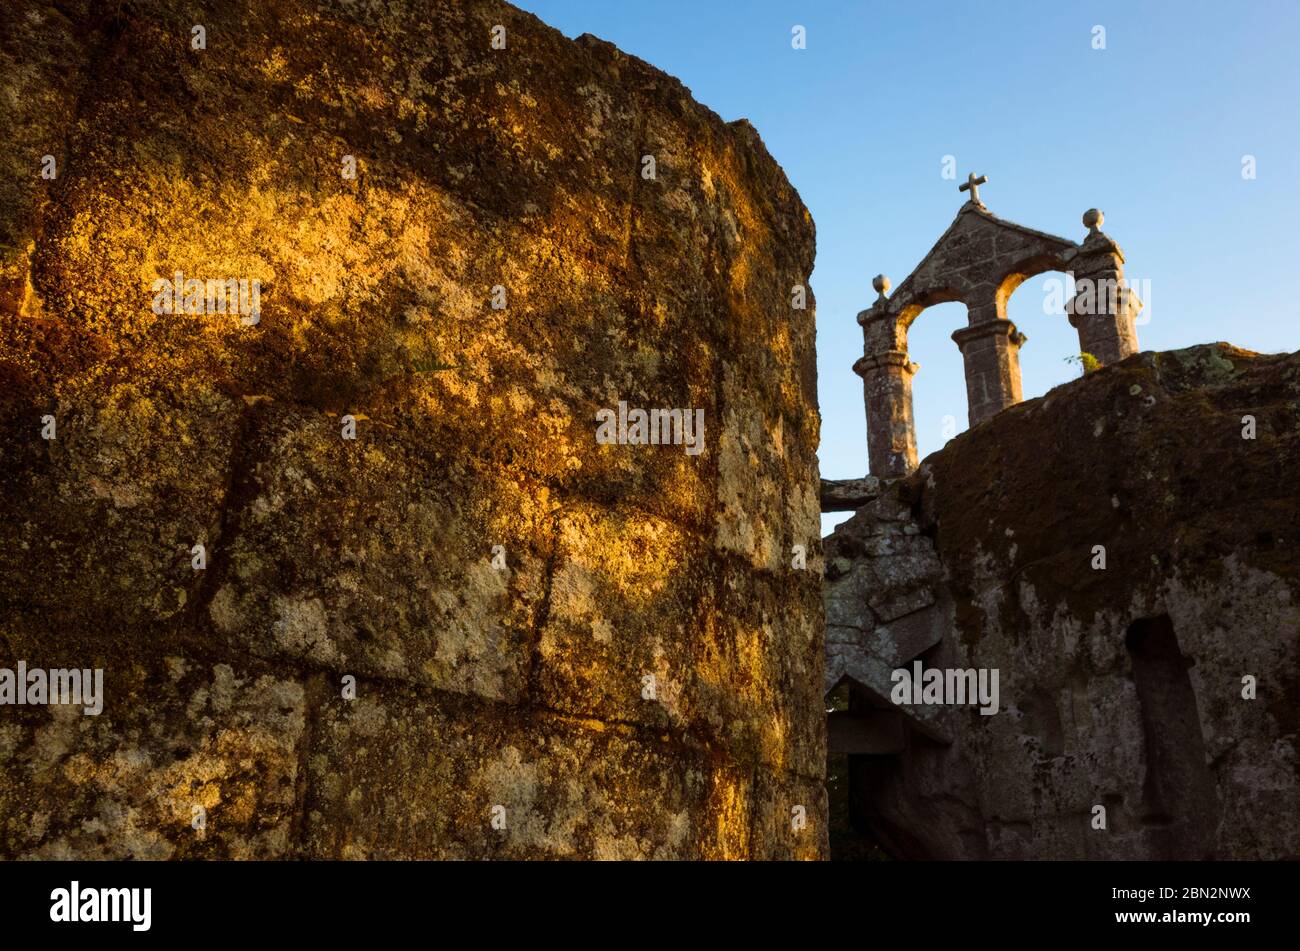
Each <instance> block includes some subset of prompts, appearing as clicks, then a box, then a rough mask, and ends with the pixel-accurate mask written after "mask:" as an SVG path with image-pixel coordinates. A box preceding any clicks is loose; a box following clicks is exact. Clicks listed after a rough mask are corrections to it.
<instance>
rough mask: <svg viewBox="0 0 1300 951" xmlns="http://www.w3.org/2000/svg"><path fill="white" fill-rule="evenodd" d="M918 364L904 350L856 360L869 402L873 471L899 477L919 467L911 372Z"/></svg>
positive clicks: (869, 447) (855, 369)
mask: <svg viewBox="0 0 1300 951" xmlns="http://www.w3.org/2000/svg"><path fill="white" fill-rule="evenodd" d="M916 370H917V366H916V364H915V363H912V362H911V361H910V360H908V359H907V353H906V352H904V351H902V350H886V351H885V352H883V353H875V354H871V355H869V356H865V357H863V358H862V359H860V360H859V361H858V362H857V363H855V364H853V372H854V373H856V374H858V376H860V377H862V392H863V396H864V398H865V401H866V404H867V459H868V463H869V465H870V467H871V474H872V475H874V476H877V477H879V478H881V479H897V478H901V477H902V476H905V475H908V474H910V473H911V472H913V471H914V470H915V469H916V426H915V424H914V423H913V421H912V375H913V374H915V373H916Z"/></svg>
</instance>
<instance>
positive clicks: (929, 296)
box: [872, 201, 1079, 316]
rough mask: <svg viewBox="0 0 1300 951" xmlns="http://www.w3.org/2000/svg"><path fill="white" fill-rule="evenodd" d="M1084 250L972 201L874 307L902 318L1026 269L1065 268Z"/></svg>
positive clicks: (1064, 239)
mask: <svg viewBox="0 0 1300 951" xmlns="http://www.w3.org/2000/svg"><path fill="white" fill-rule="evenodd" d="M1078 248H1079V246H1078V245H1077V244H1075V243H1074V242H1073V241H1070V240H1068V239H1066V238H1062V237H1060V236H1058V235H1054V234H1048V233H1047V232H1045V231H1036V230H1035V229H1033V228H1026V227H1025V226H1024V225H1019V224H1016V223H1015V222H1013V221H1007V220H1006V219H1004V218H999V217H998V216H997V215H995V214H993V213H992V212H990V211H989V210H988V209H987V208H985V207H984V206H983V205H980V204H976V203H975V202H971V201H968V202H966V203H965V204H964V205H962V207H961V208H960V209H959V210H958V212H957V217H956V218H954V219H953V221H952V224H950V225H949V226H948V228H947V230H946V231H944V233H943V234H942V235H941V236H940V237H939V240H938V241H936V242H935V243H934V246H933V247H932V248H930V250H929V251H928V252H927V253H926V255H925V257H923V258H922V259H921V262H920V263H919V264H918V265H917V266H916V267H915V268H913V270H912V273H911V274H909V275H908V276H907V277H906V278H905V279H904V280H903V282H902V283H901V284H899V285H898V287H897V288H896V289H895V290H894V293H893V294H892V295H891V296H890V297H889V298H888V299H887V300H886V301H884V302H881V301H878V302H877V304H876V306H875V307H873V308H872V310H877V308H879V306H880V304H881V303H884V304H885V305H886V307H885V312H886V313H888V314H890V315H892V316H897V315H899V314H900V313H901V312H902V311H903V310H904V309H909V308H912V309H914V308H917V307H928V306H930V305H931V304H936V303H940V302H942V301H948V300H963V299H964V298H965V297H966V295H967V294H968V293H969V292H970V291H971V290H973V289H974V288H976V287H979V286H981V285H986V284H990V283H992V284H994V285H1000V284H1001V283H1002V281H1004V280H1005V279H1006V278H1007V277H1008V276H1010V275H1012V274H1015V273H1017V272H1018V271H1021V270H1022V269H1029V270H1031V271H1033V272H1035V273H1040V272H1042V271H1049V270H1056V269H1060V268H1061V267H1063V266H1064V265H1065V264H1066V263H1067V262H1068V261H1069V260H1071V259H1072V258H1073V257H1074V254H1075V253H1077V251H1078Z"/></svg>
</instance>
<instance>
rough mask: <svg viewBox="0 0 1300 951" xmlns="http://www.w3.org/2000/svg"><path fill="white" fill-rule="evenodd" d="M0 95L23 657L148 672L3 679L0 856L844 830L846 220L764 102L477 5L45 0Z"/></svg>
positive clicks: (587, 852) (626, 843) (307, 852)
mask: <svg viewBox="0 0 1300 951" xmlns="http://www.w3.org/2000/svg"><path fill="white" fill-rule="evenodd" d="M196 18H198V19H199V20H200V22H202V23H203V25H204V26H205V27H206V31H207V49H206V50H204V51H195V50H192V49H191V48H190V42H189V41H190V26H191V25H192V24H193V22H194V21H195V19H196ZM496 24H501V25H503V26H505V27H506V35H507V47H506V49H504V50H493V49H491V47H490V40H491V32H490V31H491V29H492V27H493V26H494V25H496ZM0 87H2V90H0V91H3V93H4V94H3V95H0V127H3V128H4V129H5V130H6V133H11V134H10V135H9V136H8V138H9V139H10V141H8V142H7V143H6V144H7V146H10V147H7V148H6V149H5V151H4V155H3V157H2V158H0V161H2V162H3V163H4V172H5V174H4V176H2V177H0V431H2V432H3V434H4V437H3V451H4V457H3V465H2V466H0V480H2V481H0V581H3V584H0V666H13V665H14V664H15V663H16V662H17V661H18V660H25V661H27V663H28V664H29V665H32V666H38V665H39V666H72V665H75V666H78V667H103V668H105V671H106V673H105V681H106V683H105V688H106V694H107V696H106V701H105V709H104V712H103V714H102V715H101V716H99V717H97V718H96V717H82V716H80V715H76V716H71V717H70V716H68V715H67V708H46V707H3V708H0V855H3V856H6V857H24V856H65V857H76V856H94V857H128V856H134V857H254V856H257V857H298V856H305V857H331V858H332V857H347V858H361V857H371V856H374V857H386V858H406V857H420V856H439V857H463V858H473V857H486V856H503V857H515V858H538V857H659V858H668V857H676V858H693V857H728V858H747V857H749V858H752V857H761V858H788V857H819V856H821V855H823V854H824V851H825V821H824V819H825V806H824V791H823V789H822V785H821V779H822V775H823V770H824V762H825V724H824V715H823V714H824V711H823V709H822V701H821V696H820V685H821V682H822V679H823V676H822V665H823V662H824V656H825V651H824V645H823V630H824V627H823V623H822V604H821V597H820V593H819V588H820V578H821V573H822V564H821V558H820V554H819V542H818V536H819V505H818V488H819V481H818V473H817V460H816V456H815V449H816V445H817V438H818V415H817V406H816V368H815V354H814V336H815V330H814V322H813V309H812V303H811V298H809V305H808V308H807V309H806V310H794V309H792V308H791V304H790V302H791V288H792V287H793V286H795V285H806V283H807V279H808V275H809V273H810V271H811V269H812V266H813V256H814V230H813V224H812V221H811V219H810V217H809V215H808V213H807V210H806V209H805V208H804V206H803V204H802V203H801V202H800V201H799V198H798V196H797V195H796V194H795V192H794V191H793V189H792V188H791V187H790V185H789V183H788V182H787V181H786V179H785V176H784V174H783V173H782V171H781V169H780V168H779V167H778V166H777V165H776V163H775V162H774V161H773V160H772V158H771V157H770V156H769V155H768V153H767V151H766V150H765V148H764V147H763V144H762V142H761V141H760V139H759V137H758V134H757V133H756V132H755V130H754V129H753V128H752V127H751V126H750V125H749V123H748V122H746V121H744V120H738V121H736V122H732V123H724V122H723V121H721V120H720V119H719V118H718V117H717V116H716V115H714V114H713V113H712V112H710V111H709V110H708V109H706V108H704V107H702V106H700V105H698V104H697V103H695V102H694V101H693V100H692V99H691V97H690V94H689V92H688V91H687V90H686V89H685V88H684V87H683V86H682V85H681V84H680V83H679V82H678V81H676V80H675V79H672V78H671V77H669V76H666V75H664V74H663V73H661V72H659V71H658V70H655V69H653V68H652V67H650V66H648V65H647V64H645V63H643V62H641V61H639V60H636V59H634V58H632V57H629V56H626V55H624V54H623V53H621V52H620V51H618V50H617V49H615V48H614V47H613V46H611V45H609V44H607V43H604V42H602V41H600V40H597V39H594V38H592V37H582V38H580V39H578V40H577V41H570V40H568V39H566V38H564V37H563V36H562V35H560V34H559V33H558V32H556V31H554V30H552V29H550V28H548V27H546V26H544V25H543V24H542V23H540V22H539V21H538V20H537V19H535V18H534V17H532V16H529V15H527V14H524V13H522V12H520V11H518V10H516V9H514V8H512V7H510V6H509V5H507V4H503V3H490V2H474V0H466V2H449V0H444V2H418V3H416V2H410V3H402V2H391V3H382V4H362V3H358V4H351V5H346V4H326V3H314V2H307V0H279V2H272V0H243V2H235V3H229V4H220V5H216V6H215V7H212V8H205V10H204V12H203V13H202V14H198V13H195V12H194V11H193V10H192V9H191V7H190V6H188V5H185V4H181V3H178V2H167V0H142V2H134V3H128V4H102V3H95V4H91V3H86V2H77V0H70V2H68V3H63V4H58V5H49V4H45V3H36V2H26V0H22V2H17V3H6V4H4V5H3V8H2V9H0ZM45 154H53V155H54V156H55V157H56V159H57V161H58V169H59V174H58V177H57V178H56V179H54V180H52V181H47V180H44V179H42V178H40V176H39V172H40V168H41V156H42V155H45ZM648 154H649V155H654V156H655V158H656V169H657V176H656V178H655V179H653V180H648V179H645V178H643V177H642V176H641V169H642V163H641V159H642V156H644V155H648ZM346 155H352V156H355V158H356V162H357V175H356V178H355V180H351V179H347V178H344V177H343V176H342V175H341V174H340V172H341V168H342V165H341V163H342V159H343V157H344V156H346ZM176 271H181V272H183V273H184V274H185V275H186V276H187V277H197V278H199V279H214V280H215V279H222V280H224V279H228V278H236V279H239V278H247V279H256V280H258V281H260V282H261V312H260V320H259V321H258V322H257V323H256V324H255V325H253V326H244V325H242V324H241V322H240V320H239V319H238V317H237V316H235V315H232V314H224V313H197V314H157V313H155V312H154V310H153V309H152V308H151V302H152V296H153V295H152V291H151V284H152V282H153V281H154V280H155V279H156V278H167V277H170V276H171V275H172V274H173V273H174V272H176ZM497 285H500V286H501V287H503V288H504V291H505V295H506V302H507V306H506V307H505V309H502V310H498V309H494V308H493V307H492V306H491V301H492V295H493V290H492V289H493V288H494V286H497ZM438 364H449V365H450V366H441V367H440V366H437V365H438ZM620 400H625V401H627V402H628V404H629V405H630V406H633V407H647V408H650V407H677V408H692V409H694V408H699V409H703V410H704V419H705V429H704V446H705V450H704V452H703V453H702V454H700V455H698V456H688V455H687V454H686V453H685V452H684V451H683V450H682V447H681V446H619V445H597V444H596V442H595V439H594V431H595V412H596V410H598V409H601V408H606V407H615V406H617V404H618V402H619V401H620ZM47 414H48V415H53V416H54V417H55V418H56V420H57V438H55V439H54V440H52V441H46V440H43V439H42V438H41V436H40V432H41V419H42V417H43V416H45V415H47ZM345 415H351V416H353V417H355V419H356V426H357V438H356V440H355V441H349V440H344V439H341V438H340V432H341V426H342V418H343V416H345ZM196 543H202V544H203V545H205V547H206V549H207V559H208V563H207V568H206V570H204V571H195V570H193V569H192V567H191V564H190V558H191V555H190V550H191V547H192V546H193V545H194V544H196ZM794 545H803V546H805V547H806V548H807V550H808V565H807V570H806V571H796V570H792V569H791V567H790V565H791V550H792V546H794ZM493 546H501V549H502V551H503V553H504V557H505V565H506V567H505V569H504V570H497V568H494V567H493V564H492V557H493ZM651 675H652V676H653V677H654V689H653V692H652V693H651V694H650V696H652V697H653V699H647V698H646V696H647V695H646V683H645V678H646V677H647V676H651ZM345 676H353V677H355V678H356V682H357V699H355V700H352V701H348V700H345V699H343V697H342V696H341V693H342V689H343V678H344V677H345ZM496 805H500V806H502V807H504V809H505V820H506V821H505V828H504V829H496V828H493V827H492V826H491V825H490V820H491V818H492V813H491V809H492V807H493V806H496ZM195 806H201V807H202V808H203V810H205V813H206V817H207V818H206V827H205V829H204V830H203V831H202V833H201V834H199V833H198V832H197V831H196V830H195V829H194V828H193V827H192V825H191V820H192V810H193V808H194V807H195ZM796 806H802V807H804V810H805V813H806V815H807V819H808V822H807V826H806V827H804V828H802V829H794V828H792V823H791V816H792V810H793V809H794V807H796Z"/></svg>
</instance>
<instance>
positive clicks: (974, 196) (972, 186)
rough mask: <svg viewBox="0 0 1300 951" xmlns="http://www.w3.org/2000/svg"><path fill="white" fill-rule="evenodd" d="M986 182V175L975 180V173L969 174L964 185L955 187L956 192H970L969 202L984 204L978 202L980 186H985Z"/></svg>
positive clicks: (987, 178)
mask: <svg viewBox="0 0 1300 951" xmlns="http://www.w3.org/2000/svg"><path fill="white" fill-rule="evenodd" d="M988 180H989V177H988V176H987V175H981V176H980V177H979V178H976V177H975V173H974V172H971V173H970V174H969V175H967V176H966V181H965V183H964V184H961V185H958V186H957V191H959V192H970V200H971V201H972V202H974V203H975V204H977V205H982V204H984V202H982V201H980V186H981V185H983V184H985V183H986V182H987V181H988Z"/></svg>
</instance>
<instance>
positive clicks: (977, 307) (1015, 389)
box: [853, 175, 1142, 478]
mask: <svg viewBox="0 0 1300 951" xmlns="http://www.w3.org/2000/svg"><path fill="white" fill-rule="evenodd" d="M986 180H987V179H976V178H975V176H973V175H972V176H970V179H969V181H968V182H967V183H966V184H964V185H962V186H961V187H962V190H963V191H969V192H970V194H971V198H970V199H969V200H968V201H967V202H966V203H965V204H964V205H962V207H961V209H960V210H959V211H958V212H957V218H956V220H954V221H953V223H952V224H951V225H950V226H949V227H948V230H947V231H945V232H944V233H943V236H942V237H941V238H940V239H939V240H938V242H937V243H936V244H935V246H934V247H933V248H931V249H930V252H929V253H928V254H927V255H926V256H925V257H924V258H923V259H922V261H921V263H920V264H918V265H917V266H916V269H915V270H914V271H912V273H911V274H910V275H908V277H907V279H906V280H904V281H903V283H902V284H900V285H899V287H898V289H897V290H896V291H895V292H894V293H893V295H892V296H889V289H890V282H889V279H888V278H886V277H885V276H884V275H880V276H878V277H876V279H875V280H874V281H873V282H872V283H873V286H874V287H875V289H876V291H877V293H878V297H877V299H876V302H875V303H874V304H872V305H871V307H869V308H868V309H867V310H864V311H862V312H861V313H860V314H858V323H859V324H861V325H862V329H863V339H864V353H863V356H862V359H860V360H859V361H858V362H857V363H855V364H854V366H853V370H854V372H855V373H857V374H858V375H859V376H861V377H862V383H863V393H864V397H865V402H866V410H867V453H868V457H869V464H870V470H871V472H872V473H873V474H875V475H877V476H880V477H881V478H897V477H899V476H904V475H907V474H908V473H910V472H912V471H913V470H914V469H915V468H916V464H917V455H916V433H915V427H914V425H913V421H912V376H913V374H914V373H915V372H916V370H917V366H916V364H914V363H912V362H911V361H910V360H909V359H908V355H907V330H908V328H909V327H910V326H911V325H912V322H913V321H914V320H916V318H917V316H918V315H919V314H920V313H921V311H923V310H925V309H926V308H927V307H931V306H933V305H935V304H941V303H945V302H948V301H961V302H962V303H964V304H965V305H966V311H967V320H968V326H966V327H964V328H962V329H961V330H958V331H957V332H956V333H954V334H953V335H952V337H953V340H954V341H956V343H957V346H958V347H960V348H961V352H962V358H963V360H964V361H965V366H966V396H967V406H968V412H969V417H970V424H971V425H972V426H976V425H978V424H979V423H982V422H984V421H985V420H987V419H989V418H990V417H991V416H993V415H994V414H996V413H998V412H1000V411H1001V410H1004V409H1006V408H1007V407H1008V406H1012V405H1014V404H1016V403H1019V402H1020V401H1021V399H1022V393H1021V388H1020V357H1019V352H1020V347H1021V345H1022V344H1023V343H1024V342H1025V339H1026V338H1025V335H1024V334H1022V333H1021V332H1020V331H1019V330H1017V329H1016V326H1015V324H1013V323H1012V322H1011V321H1010V320H1008V319H1007V301H1008V300H1009V299H1010V297H1011V294H1012V293H1013V292H1014V291H1015V289H1016V288H1017V287H1019V286H1020V285H1021V284H1022V283H1024V282H1025V281H1026V280H1027V279H1029V278H1030V277H1033V276H1034V275H1035V274H1041V273H1043V272H1044V271H1067V272H1070V273H1072V274H1073V275H1074V278H1075V286H1076V291H1077V292H1076V295H1075V297H1074V299H1073V300H1071V301H1070V302H1069V303H1068V304H1067V307H1066V311H1067V314H1068V315H1069V319H1070V323H1071V324H1072V325H1073V326H1074V327H1075V328H1076V329H1077V330H1078V332H1079V348H1080V350H1081V351H1082V352H1083V353H1088V354H1091V355H1092V356H1093V357H1094V358H1095V359H1096V360H1097V361H1098V362H1099V363H1102V364H1108V363H1114V362H1116V361H1118V360H1122V359H1123V358H1124V357H1126V356H1128V355H1129V354H1131V353H1135V352H1136V351H1137V334H1136V333H1135V331H1134V329H1133V321H1134V318H1135V317H1136V316H1137V314H1138V312H1139V311H1140V310H1141V307H1142V302H1141V301H1140V300H1138V298H1137V295H1135V294H1134V293H1133V292H1132V291H1131V290H1129V289H1128V288H1127V287H1126V286H1125V282H1124V254H1123V252H1122V251H1121V250H1120V247H1119V245H1118V244H1116V243H1115V242H1114V241H1113V240H1111V239H1110V238H1109V237H1107V236H1106V235H1105V234H1103V233H1102V232H1101V231H1100V230H1099V229H1100V227H1101V224H1102V220H1103V218H1102V214H1101V212H1099V211H1097V210H1096V209H1095V208H1094V209H1089V210H1088V211H1087V212H1086V213H1085V214H1084V216H1083V223H1084V224H1085V225H1086V226H1087V227H1088V235H1087V237H1086V238H1085V239H1084V242H1083V244H1081V245H1076V244H1075V243H1073V242H1071V241H1068V240H1066V239H1065V238H1058V237H1056V236H1055V235H1050V234H1046V233H1044V232H1041V231H1034V230H1033V229H1031V228H1025V227H1023V226H1021V225H1018V224H1014V223H1012V222H1009V221H1004V220H1003V219H1001V218H998V217H997V216H995V215H993V214H991V213H990V212H989V210H988V209H987V208H986V207H985V206H984V204H983V202H981V201H980V199H979V191H978V185H980V184H982V183H983V182H984V181H986Z"/></svg>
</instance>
